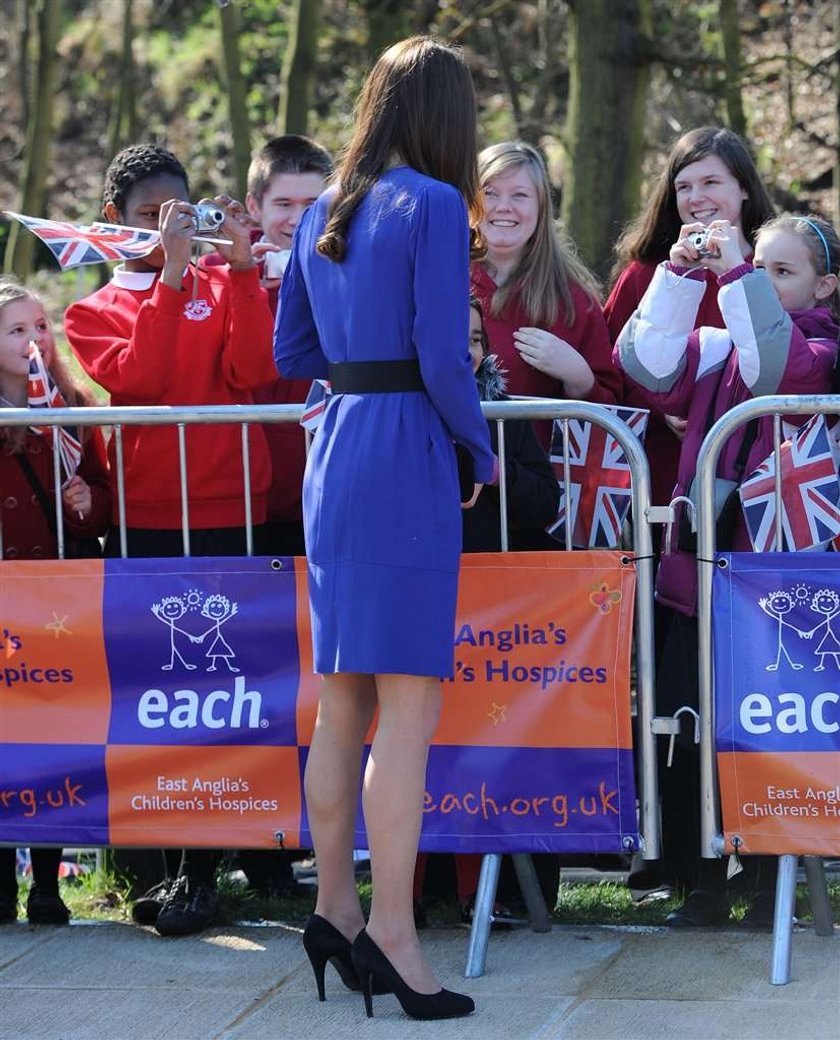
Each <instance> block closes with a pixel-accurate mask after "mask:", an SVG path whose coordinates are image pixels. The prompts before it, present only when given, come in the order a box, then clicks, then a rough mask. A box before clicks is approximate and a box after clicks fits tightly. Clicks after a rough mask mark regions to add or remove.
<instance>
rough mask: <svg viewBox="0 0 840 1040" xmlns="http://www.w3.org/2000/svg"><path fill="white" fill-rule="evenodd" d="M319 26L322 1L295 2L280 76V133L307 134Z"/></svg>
mask: <svg viewBox="0 0 840 1040" xmlns="http://www.w3.org/2000/svg"><path fill="white" fill-rule="evenodd" d="M320 24H321V0H296V3H295V5H294V8H293V10H292V16H291V21H290V24H289V42H288V44H287V46H286V54H285V57H284V59H283V71H282V74H281V76H280V111H279V113H278V117H277V129H278V132H279V133H281V134H306V133H308V129H309V109H310V107H311V104H312V90H313V87H314V85H315V64H316V58H317V53H318V30H319V28H320Z"/></svg>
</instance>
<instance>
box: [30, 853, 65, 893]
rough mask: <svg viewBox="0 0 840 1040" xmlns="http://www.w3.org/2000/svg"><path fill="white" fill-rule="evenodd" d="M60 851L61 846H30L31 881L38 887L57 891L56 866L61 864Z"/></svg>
mask: <svg viewBox="0 0 840 1040" xmlns="http://www.w3.org/2000/svg"><path fill="white" fill-rule="evenodd" d="M62 851H63V850H62V849H61V848H56V847H55V846H54V845H50V846H43V845H41V846H36V847H34V848H30V850H29V855H30V858H31V859H32V882H33V884H35V885H37V886H38V888H44V889H46V890H47V891H48V892H55V893H58V868H59V866H60V864H61V853H62Z"/></svg>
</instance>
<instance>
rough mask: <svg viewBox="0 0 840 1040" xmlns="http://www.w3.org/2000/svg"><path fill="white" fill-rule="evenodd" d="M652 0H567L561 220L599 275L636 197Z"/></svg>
mask: <svg viewBox="0 0 840 1040" xmlns="http://www.w3.org/2000/svg"><path fill="white" fill-rule="evenodd" d="M649 14H650V9H649V0H582V2H574V3H570V4H569V72H570V80H569V110H568V118H567V124H566V144H567V156H568V161H567V163H566V175H565V178H564V183H563V219H564V221H565V224H566V227H567V229H568V231H569V234H570V235H571V236H572V238H573V239H574V241H575V242H576V244H577V246H578V249H579V250H580V254H581V257H582V258H583V259H584V260H585V261H586V263H587V264H589V266H590V267H591V268H592V269H593V270H594V271H595V273H596V274H597V275H598V276H599V277H600V278H602V279H605V278H606V276H607V274H608V272H609V269H610V266H611V262H612V249H613V242H614V241H615V238H616V235H617V234H618V232H619V231H620V230H621V227H622V226H623V225H624V224H625V222H626V221H627V220H628V218H629V217H630V216H631V215H632V214H633V213H634V212H635V210H636V209H637V207H638V202H639V192H640V184H641V166H642V152H643V148H644V117H645V102H646V99H647V89H648V81H649V78H650V65H649V62H648V60H647V46H646V44H647V39H648V37H647V35H646V34H647V32H648V30H649Z"/></svg>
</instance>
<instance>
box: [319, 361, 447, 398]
mask: <svg viewBox="0 0 840 1040" xmlns="http://www.w3.org/2000/svg"><path fill="white" fill-rule="evenodd" d="M329 380H330V384H331V386H332V392H333V393H334V394H402V393H408V392H410V391H412V390H425V389H426V387H425V386H424V385H423V377H422V376H421V375H420V363H419V362H418V361H416V360H414V359H412V360H410V361H339V362H338V363H337V364H335V365H330V372H329Z"/></svg>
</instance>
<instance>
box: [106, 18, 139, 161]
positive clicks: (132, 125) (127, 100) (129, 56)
mask: <svg viewBox="0 0 840 1040" xmlns="http://www.w3.org/2000/svg"><path fill="white" fill-rule="evenodd" d="M133 8H134V0H123V23H122V50H121V52H120V64H119V68H118V70H117V79H118V86H117V99H116V102H115V103H114V109H113V111H112V113H111V120H110V125H109V127H108V156H109V157H110V158H113V157H114V156H115V155H116V154H117V152H118V151H119V150H120V149H121V148H123V147H124V146H125V145H126V144H128V143H129V142H133V141H134V140H135V139H136V136H137V106H136V103H135V86H134V18H133V14H134V10H133Z"/></svg>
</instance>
